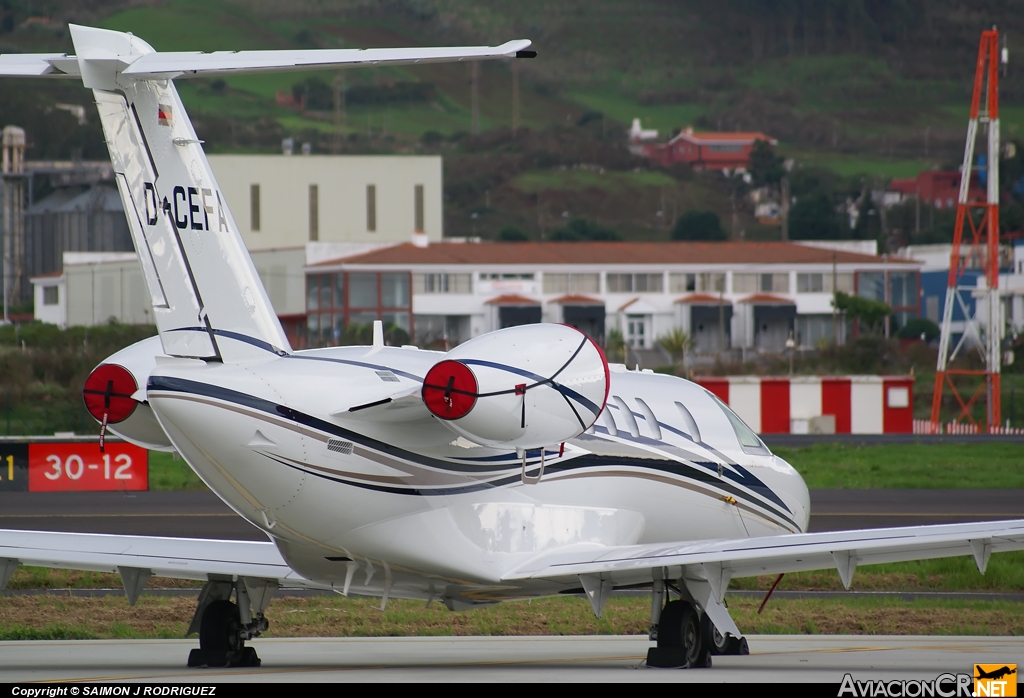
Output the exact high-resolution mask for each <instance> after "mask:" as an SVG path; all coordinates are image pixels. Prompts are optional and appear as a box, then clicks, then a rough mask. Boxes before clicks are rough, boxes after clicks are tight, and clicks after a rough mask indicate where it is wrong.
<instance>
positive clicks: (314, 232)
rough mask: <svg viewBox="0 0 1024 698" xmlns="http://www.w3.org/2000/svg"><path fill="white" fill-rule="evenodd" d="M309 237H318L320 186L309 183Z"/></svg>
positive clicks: (317, 238)
mask: <svg viewBox="0 0 1024 698" xmlns="http://www.w3.org/2000/svg"><path fill="white" fill-rule="evenodd" d="M309 239H310V240H311V241H312V242H316V241H317V240H319V239H320V187H319V186H317V185H316V184H310V185H309Z"/></svg>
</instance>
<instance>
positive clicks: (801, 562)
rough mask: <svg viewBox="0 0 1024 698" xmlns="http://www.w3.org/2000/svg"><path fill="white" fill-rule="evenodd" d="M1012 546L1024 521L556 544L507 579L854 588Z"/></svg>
mask: <svg viewBox="0 0 1024 698" xmlns="http://www.w3.org/2000/svg"><path fill="white" fill-rule="evenodd" d="M1010 550H1024V520H1013V521H986V522H980V523H964V524H949V525H937V526H906V527H900V528H877V529H868V530H861V531H830V532H826V533H797V534H790V535H781V536H768V537H764V538H743V539H736V540H717V541H705V542H697V543H658V544H651V545H630V546H617V547H603V548H598V547H590V548H574V549H555V550H551V551H549V552H545V553H542V554H540V555H538V556H536V557H534V558H533V559H531V560H528V561H527V562H525V563H523V564H521V565H519V566H518V567H516V568H515V569H513V570H511V571H510V572H508V573H506V574H505V575H504V579H510V580H511V579H527V578H533V577H567V576H576V575H600V576H602V577H605V576H606V575H607V576H609V577H610V578H611V579H613V580H617V578H621V579H627V578H632V577H636V576H638V575H645V576H646V578H647V579H650V578H651V577H650V570H652V569H654V568H664V567H691V568H692V567H698V568H699V567H701V566H703V571H704V572H706V573H710V575H709V576H711V577H716V578H717V579H718V580H725V584H724V585H722V588H723V589H724V587H725V585H727V584H728V579H731V578H734V577H752V576H756V575H763V574H780V573H783V572H799V571H804V570H818V569H827V568H830V567H834V568H836V569H837V570H838V571H839V576H840V577H841V578H842V580H843V584H844V585H845V586H846V587H847V588H849V586H850V580H851V578H852V577H853V573H854V570H855V569H856V568H857V566H858V565H873V564H878V563H883V562H901V561H906V560H925V559H930V558H938V557H956V556H960V555H973V556H974V559H975V562H976V563H977V565H978V569H979V570H980V571H982V572H984V570H985V567H986V565H987V564H988V558H989V555H991V554H992V553H994V552H1006V551H1010ZM712 584H714V582H712Z"/></svg>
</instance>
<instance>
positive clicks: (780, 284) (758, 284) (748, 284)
mask: <svg viewBox="0 0 1024 698" xmlns="http://www.w3.org/2000/svg"><path fill="white" fill-rule="evenodd" d="M732 292H733V293H789V274H750V273H743V274H733V275H732Z"/></svg>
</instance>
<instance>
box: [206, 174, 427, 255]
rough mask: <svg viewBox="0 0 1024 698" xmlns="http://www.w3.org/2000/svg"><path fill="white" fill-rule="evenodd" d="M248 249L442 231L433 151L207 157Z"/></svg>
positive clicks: (395, 239) (400, 237)
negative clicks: (424, 152)
mask: <svg viewBox="0 0 1024 698" xmlns="http://www.w3.org/2000/svg"><path fill="white" fill-rule="evenodd" d="M209 159H210V165H211V166H212V167H213V172H214V174H215V175H216V176H217V182H218V183H219V184H220V186H221V188H222V189H223V193H224V197H225V199H226V200H227V202H228V205H229V206H230V207H231V212H232V214H233V215H234V217H235V223H236V224H237V225H238V229H239V231H240V232H241V233H242V239H243V240H245V244H246V246H247V247H248V248H249V249H250V250H263V249H272V248H278V249H280V248H285V247H294V246H296V245H303V244H305V243H307V242H333V243H364V244H371V245H372V244H380V243H382V242H384V243H386V242H399V241H401V242H406V241H409V240H411V239H412V236H413V233H421V234H423V235H425V236H426V238H427V239H428V240H431V241H435V242H436V241H439V240H440V239H441V236H442V234H443V232H444V231H443V223H442V221H443V218H442V211H441V201H442V198H441V197H442V191H441V189H442V173H441V156H439V155H210V156H209Z"/></svg>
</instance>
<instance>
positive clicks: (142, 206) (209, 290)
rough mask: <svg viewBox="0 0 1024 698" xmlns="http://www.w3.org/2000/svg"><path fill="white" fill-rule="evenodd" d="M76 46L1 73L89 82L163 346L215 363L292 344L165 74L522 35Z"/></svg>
mask: <svg viewBox="0 0 1024 698" xmlns="http://www.w3.org/2000/svg"><path fill="white" fill-rule="evenodd" d="M71 34H72V41H73V42H74V44H75V52H76V55H73V56H72V55H67V54H59V53H37V54H19V55H2V56H0V77H5V76H6V77H53V78H80V79H81V80H82V82H83V84H84V85H85V86H86V87H88V88H90V89H92V91H93V94H94V96H95V100H96V106H97V108H98V111H99V119H100V122H101V124H102V128H103V135H104V136H105V139H106V145H108V148H109V149H110V152H111V161H112V163H113V165H114V172H115V178H116V180H117V184H118V189H119V190H120V193H121V199H122V201H123V203H124V207H125V213H126V215H127V218H128V225H129V228H130V230H131V234H132V239H133V241H134V243H135V249H136V251H137V252H138V256H139V262H140V264H141V266H142V272H143V276H144V277H145V282H146V287H147V289H148V292H150V298H151V300H152V302H153V309H154V315H155V319H156V323H157V329H158V331H159V332H160V338H161V341H162V343H163V347H164V351H165V352H166V353H167V354H169V355H171V356H183V357H193V358H202V359H207V360H220V361H241V360H248V359H252V358H260V357H267V356H268V355H272V354H278V355H283V354H287V353H289V352H291V346H290V345H289V342H288V338H287V337H286V335H285V332H284V330H283V329H282V325H281V322H280V320H279V319H278V316H276V314H275V313H274V312H273V308H272V307H271V305H270V301H269V298H268V297H267V295H266V291H265V290H264V288H263V283H262V282H261V281H260V278H259V276H258V274H257V273H256V269H255V267H254V266H253V263H252V260H251V258H250V256H249V252H248V251H247V250H246V247H245V244H244V243H243V241H242V236H241V234H240V233H239V229H238V226H237V225H236V223H234V220H233V218H232V217H231V213H230V211H229V210H228V207H227V202H226V201H224V195H223V193H222V192H221V189H220V187H219V186H218V184H217V180H216V177H215V176H214V174H213V170H212V169H211V167H210V163H209V162H208V161H207V158H206V155H205V154H204V151H203V147H202V143H201V141H200V140H199V138H198V137H197V135H196V131H195V130H194V129H193V126H191V123H190V122H189V121H188V117H187V116H186V115H185V110H184V106H183V105H182V103H181V99H180V98H179V96H178V93H177V90H176V89H175V88H174V84H173V83H172V79H174V78H188V77H195V76H201V75H224V74H239V73H258V72H281V71H290V70H297V69H298V70H317V69H325V70H326V69H334V70H337V69H338V68H343V67H355V66H365V64H371V66H378V64H385V63H417V62H440V61H453V60H481V59H486V58H503V57H531V56H532V55H534V53H532V52H531V51H527V50H525V49H526V47H528V46H529V42H528V41H525V40H520V41H510V42H507V43H506V44H503V45H502V46H497V47H489V46H475V47H462V48H398V49H367V50H357V49H344V50H313V51H288V50H286V51H237V52H230V51H217V52H214V53H187V52H172V53H160V52H157V51H155V50H154V49H153V47H152V46H150V45H148V44H147V43H145V42H144V41H142V40H141V39H139V38H137V37H135V36H132V35H131V34H126V33H122V32H114V31H110V30H103V29H95V28H90V27H79V26H75V25H72V26H71Z"/></svg>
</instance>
